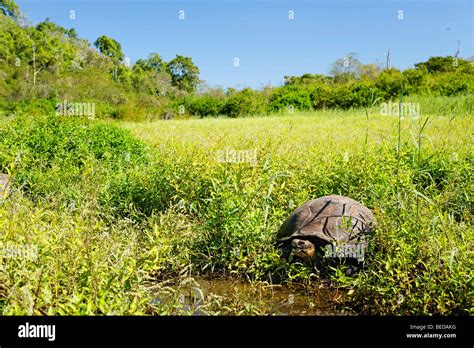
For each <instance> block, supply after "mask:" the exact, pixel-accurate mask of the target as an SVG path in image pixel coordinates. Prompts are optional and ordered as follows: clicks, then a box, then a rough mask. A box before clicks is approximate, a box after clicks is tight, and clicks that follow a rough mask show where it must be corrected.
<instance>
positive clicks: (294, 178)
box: [0, 108, 473, 314]
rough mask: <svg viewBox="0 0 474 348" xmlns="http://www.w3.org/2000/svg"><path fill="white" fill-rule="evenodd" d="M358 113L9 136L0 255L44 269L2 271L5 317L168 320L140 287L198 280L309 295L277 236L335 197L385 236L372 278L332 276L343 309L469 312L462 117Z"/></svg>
mask: <svg viewBox="0 0 474 348" xmlns="http://www.w3.org/2000/svg"><path fill="white" fill-rule="evenodd" d="M368 112H369V113H370V117H367V115H368V114H365V112H364V110H362V111H358V110H352V111H347V112H338V111H321V112H314V113H310V114H302V115H300V114H294V115H291V116H277V117H264V118H246V119H204V120H176V121H161V122H153V123H132V122H120V123H112V124H111V123H96V122H91V121H87V120H76V119H67V118H66V119H65V118H59V119H58V118H55V117H49V118H48V117H46V118H36V119H31V118H18V119H14V120H12V121H10V122H8V123H7V124H6V126H5V127H4V129H2V130H1V131H0V150H1V151H0V154H1V157H0V167H1V168H2V170H6V169H8V170H9V171H10V172H11V173H12V177H13V179H14V184H13V193H12V195H11V196H10V198H9V200H7V202H5V203H4V204H2V205H0V241H1V243H2V244H1V245H3V246H4V247H5V246H6V245H13V246H21V245H30V244H31V245H36V246H37V247H38V251H39V255H38V258H37V259H36V260H28V259H24V258H18V257H10V258H8V257H5V256H3V257H2V262H3V264H4V265H5V267H4V271H3V272H2V277H1V279H2V283H3V286H4V288H5V289H6V290H5V296H3V297H2V298H1V299H0V309H1V311H2V312H3V313H5V314H24V313H32V314H41V313H43V314H44V313H46V314H110V313H116V314H143V313H145V314H161V313H176V306H175V305H174V304H176V305H179V303H178V302H176V301H175V302H176V303H174V302H173V303H174V304H173V303H171V304H170V303H168V304H156V303H154V302H153V301H151V294H150V286H152V285H150V284H153V283H154V282H156V281H162V280H166V279H170V278H176V279H178V278H180V277H187V276H189V275H192V274H199V273H206V274H212V275H215V276H217V275H219V276H228V277H237V278H244V279H251V280H264V281H268V282H283V283H295V282H299V283H304V284H306V285H307V286H309V287H311V286H314V285H315V284H316V283H317V282H318V281H319V279H318V276H317V275H314V274H311V273H310V271H309V270H308V268H306V267H305V266H304V265H301V264H298V263H296V264H295V263H288V262H286V261H284V260H282V259H281V258H280V255H279V253H278V251H277V250H275V249H274V247H273V242H274V239H275V232H276V230H277V229H278V227H279V226H280V224H281V223H282V221H283V220H284V219H285V218H286V217H287V216H288V214H289V213H291V211H292V210H293V209H295V208H296V207H297V206H298V205H300V204H302V203H303V202H305V201H306V200H308V199H311V198H315V197H319V196H323V195H327V194H342V195H347V196H350V197H352V198H354V199H356V200H359V201H361V202H362V203H364V204H365V205H367V206H368V207H369V208H371V209H372V210H373V211H374V213H375V215H376V217H377V220H378V221H379V228H378V230H377V232H376V235H375V236H374V237H373V239H372V241H371V242H370V244H369V245H370V250H369V251H368V255H367V267H366V268H365V269H364V270H363V271H362V272H359V273H358V274H357V275H356V276H352V277H348V276H346V275H345V272H344V269H343V268H344V266H342V267H339V268H336V269H334V270H333V271H332V272H330V275H329V276H330V277H331V280H332V281H333V282H334V283H333V284H334V285H335V286H338V287H340V288H345V289H352V290H354V291H351V292H349V293H350V294H351V295H350V296H349V295H347V296H346V297H345V298H346V301H347V304H348V305H349V306H350V307H352V308H354V309H356V310H358V311H359V312H361V313H378V314H387V313H396V314H459V313H470V312H472V303H471V302H470V301H471V300H470V299H471V298H472V295H473V289H472V285H471V284H472V269H473V267H472V266H473V265H472V256H471V255H470V253H471V252H472V251H471V249H472V245H471V243H472V240H473V233H472V231H473V229H472V197H471V190H470V188H469V185H471V186H472V174H471V173H472V169H473V168H472V167H473V165H472V164H473V163H472V160H473V158H472V157H473V156H472V150H471V147H472V146H471V145H472V144H471V138H470V134H471V133H472V130H473V125H472V116H470V115H467V116H463V115H460V116H458V117H456V118H454V119H453V118H452V117H451V118H450V117H444V116H439V115H437V114H431V115H430V118H429V122H427V123H426V121H425V120H426V118H418V119H413V118H409V117H405V118H404V119H401V118H398V117H397V116H381V115H379V114H378V113H377V110H376V109H375V108H374V109H371V110H369V111H368ZM426 116H427V115H426ZM117 126H118V127H117ZM399 127H400V128H399ZM120 128H122V129H124V130H122V129H120ZM398 128H399V129H398ZM399 136H400V138H398V137H399ZM422 139H423V142H421V140H422ZM422 144H423V146H421V145H422ZM223 150H227V151H233V150H235V151H254V150H255V151H256V152H257V161H256V162H255V163H254V162H252V161H250V162H245V161H244V162H240V163H223V162H221V161H220V160H219V159H220V158H221V157H219V154H220V153H222V152H221V151H223ZM18 155H19V156H18ZM397 168H398V169H397ZM397 171H398V175H396V173H397ZM466 184H469V185H466ZM0 257H1V255H0ZM175 295H177V294H175ZM234 305H235V306H236V308H237V307H239V306H240V305H238V304H236V303H234ZM239 308H240V307H239ZM218 312H219V313H223V312H222V311H219V310H216V312H214V313H218ZM225 313H227V314H232V313H233V312H232V309H230V310H229V311H225ZM234 313H240V312H239V311H237V310H236V311H235V312H234ZM211 314H212V312H211Z"/></svg>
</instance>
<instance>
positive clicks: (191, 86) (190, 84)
mask: <svg viewBox="0 0 474 348" xmlns="http://www.w3.org/2000/svg"><path fill="white" fill-rule="evenodd" d="M167 68H168V71H169V73H170V75H171V81H172V83H173V85H174V86H176V87H178V88H179V89H182V90H185V91H188V92H193V91H194V90H195V89H196V86H197V84H198V83H199V68H198V67H197V66H196V65H194V63H193V60H192V58H190V57H184V56H180V55H177V56H176V58H174V59H172V60H171V61H169V62H168V65H167Z"/></svg>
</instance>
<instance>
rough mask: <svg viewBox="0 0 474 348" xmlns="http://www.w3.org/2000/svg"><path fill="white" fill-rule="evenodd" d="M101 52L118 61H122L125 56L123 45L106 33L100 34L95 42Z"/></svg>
mask: <svg viewBox="0 0 474 348" xmlns="http://www.w3.org/2000/svg"><path fill="white" fill-rule="evenodd" d="M94 46H95V47H97V49H98V50H99V52H100V53H102V54H103V55H106V56H107V57H110V58H112V59H113V60H114V61H115V62H116V63H118V62H121V61H122V60H123V58H124V55H123V52H122V46H121V45H120V43H118V42H117V41H116V40H114V39H112V38H110V37H107V36H105V35H102V36H100V37H99V38H98V39H97V40H96V41H95V42H94Z"/></svg>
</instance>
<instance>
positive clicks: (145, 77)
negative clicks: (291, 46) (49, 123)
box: [0, 0, 474, 120]
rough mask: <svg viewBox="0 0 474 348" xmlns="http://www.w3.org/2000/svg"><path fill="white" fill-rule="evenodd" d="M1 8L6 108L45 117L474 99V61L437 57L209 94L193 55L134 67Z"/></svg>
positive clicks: (101, 40)
mask: <svg viewBox="0 0 474 348" xmlns="http://www.w3.org/2000/svg"><path fill="white" fill-rule="evenodd" d="M0 4H2V5H1V7H0V8H2V10H3V11H2V12H3V14H2V12H0V74H1V75H0V97H1V101H2V102H1V103H0V110H4V111H5V112H7V113H11V112H14V111H25V112H29V113H37V114H42V113H43V112H45V111H52V110H54V109H55V107H56V105H57V104H58V103H63V102H64V101H68V102H80V103H95V116H97V117H113V118H117V119H126V120H150V119H159V118H163V117H165V116H166V117H170V116H171V115H173V116H174V117H187V116H199V117H205V116H218V115H226V116H229V117H239V116H247V115H264V114H271V113H281V112H283V113H292V112H294V111H297V110H303V111H306V110H318V109H324V108H341V109H349V108H357V107H367V106H371V105H373V104H374V103H380V102H383V101H389V100H394V99H396V98H398V97H399V95H400V94H404V95H415V94H416V95H427V96H455V95H462V94H472V93H474V66H473V64H474V63H473V62H469V61H466V60H464V59H461V58H458V57H431V58H430V59H428V60H427V61H426V62H421V63H418V64H415V67H414V68H411V69H407V70H405V71H400V70H398V69H396V68H393V67H386V68H385V69H382V68H381V66H380V65H377V64H362V63H361V62H360V61H359V60H358V59H357V55H356V54H354V53H350V54H348V55H347V56H346V57H344V58H342V59H340V60H337V61H336V62H335V63H334V64H333V66H332V68H331V71H330V76H325V75H313V74H304V75H302V76H286V77H285V83H284V85H283V86H280V87H265V88H263V90H253V89H250V88H244V89H243V90H240V91H239V90H235V89H232V88H229V89H227V90H222V89H219V88H209V87H205V85H204V84H201V82H202V81H201V80H200V78H199V68H198V67H197V66H196V65H195V64H194V62H193V60H192V58H190V57H184V56H180V55H177V56H176V57H175V58H174V59H172V60H170V61H169V62H166V61H164V60H163V59H162V57H161V56H160V55H159V54H158V53H151V54H150V55H149V56H148V58H145V59H139V60H138V61H136V62H135V63H134V64H133V65H132V64H131V62H130V60H129V59H128V58H127V57H126V56H125V55H124V53H123V51H122V48H121V45H120V43H119V42H117V41H116V40H114V39H112V38H109V37H107V36H104V35H102V36H100V37H98V38H97V40H96V41H95V42H94V44H93V46H95V48H96V49H95V48H94V47H92V46H91V44H90V43H89V42H88V41H87V40H84V39H81V38H79V37H78V36H77V33H76V32H75V31H74V29H66V28H63V27H61V26H59V25H57V24H55V23H53V22H51V21H49V20H48V19H46V20H45V21H43V22H41V23H38V24H36V25H34V26H27V25H23V24H21V23H23V22H24V21H23V20H22V16H21V13H20V11H19V9H18V7H17V6H16V5H15V3H14V2H13V1H11V0H9V1H2V2H1V3H0Z"/></svg>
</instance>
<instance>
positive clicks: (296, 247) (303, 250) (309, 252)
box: [291, 239, 316, 264]
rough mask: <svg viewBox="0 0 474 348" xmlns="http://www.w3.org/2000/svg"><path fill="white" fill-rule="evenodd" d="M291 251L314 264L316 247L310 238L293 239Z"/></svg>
mask: <svg viewBox="0 0 474 348" xmlns="http://www.w3.org/2000/svg"><path fill="white" fill-rule="evenodd" d="M291 251H292V253H293V255H295V256H297V257H299V258H301V259H303V260H304V261H305V262H307V263H309V264H312V262H313V261H314V260H315V259H316V247H315V246H314V244H313V243H311V242H310V241H309V240H305V239H293V240H292V241H291Z"/></svg>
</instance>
